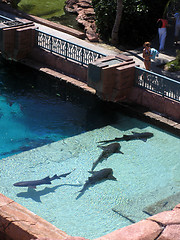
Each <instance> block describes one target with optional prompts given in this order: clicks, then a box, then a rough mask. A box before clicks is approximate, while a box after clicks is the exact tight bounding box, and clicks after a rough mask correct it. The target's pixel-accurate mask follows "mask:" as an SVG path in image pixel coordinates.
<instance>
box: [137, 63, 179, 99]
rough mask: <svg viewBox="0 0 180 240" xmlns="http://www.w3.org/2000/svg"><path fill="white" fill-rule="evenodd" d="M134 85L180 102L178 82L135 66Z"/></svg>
mask: <svg viewBox="0 0 180 240" xmlns="http://www.w3.org/2000/svg"><path fill="white" fill-rule="evenodd" d="M135 85H136V86H138V87H141V88H144V89H148V90H151V91H153V92H155V93H158V94H160V95H161V96H162V97H168V98H171V99H173V100H176V101H179V102H180V82H178V81H176V80H173V79H171V78H168V77H165V76H162V75H159V74H157V73H153V72H151V71H147V70H145V69H142V68H139V67H136V76H135Z"/></svg>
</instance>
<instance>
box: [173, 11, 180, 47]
mask: <svg viewBox="0 0 180 240" xmlns="http://www.w3.org/2000/svg"><path fill="white" fill-rule="evenodd" d="M174 17H175V20H176V23H175V33H174V36H175V39H174V43H175V44H177V43H178V36H179V33H180V12H176V13H175V14H174Z"/></svg>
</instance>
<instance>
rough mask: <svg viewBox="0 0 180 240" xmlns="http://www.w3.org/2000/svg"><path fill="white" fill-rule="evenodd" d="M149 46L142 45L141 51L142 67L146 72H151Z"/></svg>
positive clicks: (147, 44) (148, 43)
mask: <svg viewBox="0 0 180 240" xmlns="http://www.w3.org/2000/svg"><path fill="white" fill-rule="evenodd" d="M150 46H151V44H150V42H145V43H144V49H143V58H144V65H145V68H146V70H149V71H150V70H151V48H150Z"/></svg>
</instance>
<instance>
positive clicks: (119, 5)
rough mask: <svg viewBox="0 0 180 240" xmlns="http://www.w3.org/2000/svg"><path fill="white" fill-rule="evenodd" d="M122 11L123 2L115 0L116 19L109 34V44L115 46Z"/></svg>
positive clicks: (117, 40)
mask: <svg viewBox="0 0 180 240" xmlns="http://www.w3.org/2000/svg"><path fill="white" fill-rule="evenodd" d="M122 10H123V0H117V9H116V18H115V22H114V26H113V29H112V33H111V43H112V44H114V45H116V44H118V42H119V36H118V33H119V26H120V23H121V17H122Z"/></svg>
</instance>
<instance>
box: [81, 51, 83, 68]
mask: <svg viewBox="0 0 180 240" xmlns="http://www.w3.org/2000/svg"><path fill="white" fill-rule="evenodd" d="M83 61H84V48H82V53H81V65H82V66H83Z"/></svg>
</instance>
